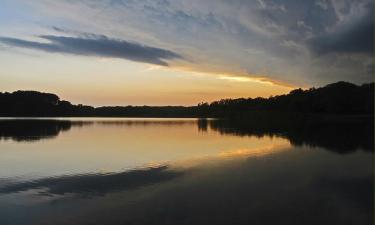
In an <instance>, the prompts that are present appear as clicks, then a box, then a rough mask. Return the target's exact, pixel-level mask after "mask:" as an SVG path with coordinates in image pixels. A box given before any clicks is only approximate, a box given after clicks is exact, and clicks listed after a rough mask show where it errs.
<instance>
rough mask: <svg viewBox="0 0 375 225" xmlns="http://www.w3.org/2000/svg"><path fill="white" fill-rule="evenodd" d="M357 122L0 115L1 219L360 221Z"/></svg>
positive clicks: (365, 191) (361, 129)
mask: <svg viewBox="0 0 375 225" xmlns="http://www.w3.org/2000/svg"><path fill="white" fill-rule="evenodd" d="M373 135H374V134H373V130H372V125H370V124H368V125H366V124H363V123H362V124H355V123H350V124H345V125H341V124H329V123H328V124H324V125H322V124H315V123H311V124H307V125H306V124H304V125H299V124H297V125H291V124H290V123H288V125H287V126H283V125H277V126H276V125H272V126H270V125H267V124H266V125H265V124H257V123H253V124H243V123H238V122H237V123H233V122H229V121H217V120H196V119H91V118H90V119H43V120H38V119H33V120H22V119H16V120H14V119H2V120H0V224H1V225H12V224H20V225H28V224H31V225H33V224H35V225H43V224H54V225H55V224H57V225H58V224H83V225H84V224H105V225H107V224H108V225H111V224H163V225H164V224H165V225H167V224H171V225H179V224H186V225H196V224H202V225H210V224H260V225H268V224H272V225H276V224H277V225H283V224H285V225H287V224H288V225H293V224H296V225H297V224H298V225H308V224H314V225H315V224H319V225H334V224H340V225H370V224H373V222H374V220H373V216H374V194H373V192H374V153H373V142H374V141H373V138H374V136H373Z"/></svg>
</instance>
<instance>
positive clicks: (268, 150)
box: [219, 139, 291, 158]
mask: <svg viewBox="0 0 375 225" xmlns="http://www.w3.org/2000/svg"><path fill="white" fill-rule="evenodd" d="M281 140H283V139H281ZM285 141H286V140H285ZM290 146H291V145H290V144H289V143H280V144H271V145H268V146H264V147H258V148H251V149H247V148H243V149H236V150H229V151H222V152H220V153H219V156H220V157H223V158H233V157H262V156H266V155H270V154H275V153H279V152H284V151H288V150H290V148H288V147H290Z"/></svg>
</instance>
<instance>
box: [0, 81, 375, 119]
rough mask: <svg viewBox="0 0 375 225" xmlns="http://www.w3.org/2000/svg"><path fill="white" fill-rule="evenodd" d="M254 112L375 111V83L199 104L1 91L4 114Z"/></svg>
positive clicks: (217, 114) (196, 114)
mask: <svg viewBox="0 0 375 225" xmlns="http://www.w3.org/2000/svg"><path fill="white" fill-rule="evenodd" d="M254 112H287V113H289V112H293V113H316V114H350V115H353V114H354V115H373V114H374V83H370V84H363V85H360V86H358V85H355V84H352V83H348V82H337V83H333V84H329V85H327V86H325V87H321V88H310V89H308V90H302V89H296V90H293V91H291V92H290V93H289V94H286V95H279V96H273V97H270V98H260V97H259V98H239V99H222V100H219V101H214V102H212V103H200V104H198V105H197V106H189V107H185V106H158V107H154V106H107V107H96V108H95V107H92V106H86V105H81V104H79V105H73V104H71V103H70V102H68V101H64V100H60V98H59V97H58V96H57V95H55V94H51V93H42V92H37V91H15V92H12V93H8V92H5V93H3V92H0V116H2V117H6V116H7V117H16V116H23V117H29V116H40V117H44V116H119V117H236V116H246V115H247V114H249V113H254Z"/></svg>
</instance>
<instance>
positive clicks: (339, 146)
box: [208, 115, 374, 153]
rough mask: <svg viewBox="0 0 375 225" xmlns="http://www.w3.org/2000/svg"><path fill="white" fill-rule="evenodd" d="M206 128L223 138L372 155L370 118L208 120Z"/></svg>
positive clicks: (271, 117) (309, 117)
mask: <svg viewBox="0 0 375 225" xmlns="http://www.w3.org/2000/svg"><path fill="white" fill-rule="evenodd" d="M208 122H209V127H210V128H211V129H212V130H214V131H218V132H220V133H221V134H224V135H237V136H257V137H262V136H265V135H267V136H271V137H272V136H278V137H284V138H287V139H288V140H289V141H290V142H291V144H293V145H297V146H299V145H308V146H313V147H324V148H327V149H328V150H332V151H336V152H340V153H345V152H351V151H355V150H357V149H363V150H367V151H372V150H373V146H374V128H373V118H372V117H362V118H361V117H334V118H329V117H318V116H307V115H287V116H286V115H278V116H269V115H268V116H259V115H258V116H254V117H251V118H248V119H246V120H241V121H238V120H210V121H208Z"/></svg>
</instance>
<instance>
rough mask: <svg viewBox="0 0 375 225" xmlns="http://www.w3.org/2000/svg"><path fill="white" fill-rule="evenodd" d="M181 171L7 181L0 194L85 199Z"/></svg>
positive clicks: (161, 168) (164, 169) (165, 168)
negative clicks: (77, 196) (32, 193)
mask: <svg viewBox="0 0 375 225" xmlns="http://www.w3.org/2000/svg"><path fill="white" fill-rule="evenodd" d="M180 175H182V172H177V171H171V170H168V166H159V167H154V168H145V169H136V170H131V171H126V172H119V173H96V174H74V175H64V176H60V177H48V178H42V179H35V180H32V181H26V182H11V181H8V182H7V183H6V184H5V185H4V186H3V187H0V194H10V193H17V192H22V191H29V190H40V191H38V192H39V194H43V195H44V194H48V195H51V194H52V195H53V194H54V195H64V194H80V195H83V196H86V197H90V196H95V195H104V194H106V193H110V192H115V191H121V190H126V189H136V188H139V187H143V186H147V185H151V184H154V183H159V182H163V181H167V180H171V179H173V178H175V177H177V176H180Z"/></svg>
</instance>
